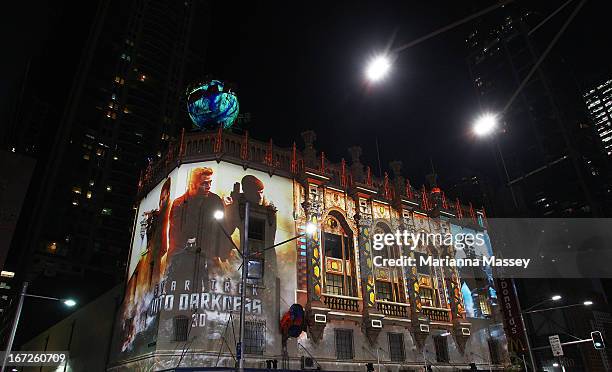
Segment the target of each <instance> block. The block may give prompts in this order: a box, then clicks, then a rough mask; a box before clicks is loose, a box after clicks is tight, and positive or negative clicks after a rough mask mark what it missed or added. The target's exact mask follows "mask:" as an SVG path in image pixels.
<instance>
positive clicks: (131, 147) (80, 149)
mask: <svg viewBox="0 0 612 372" xmlns="http://www.w3.org/2000/svg"><path fill="white" fill-rule="evenodd" d="M207 17H208V3H207V2H205V1H197V0H185V1H161V0H132V1H118V0H103V1H101V2H100V3H99V5H98V7H97V10H96V14H95V16H93V17H92V19H93V20H92V23H91V29H90V30H89V36H88V38H87V41H86V43H85V47H84V50H83V53H82V57H81V60H80V62H79V64H78V69H77V72H76V74H75V76H74V80H73V81H72V83H71V84H72V86H71V89H70V94H69V97H68V99H67V101H66V104H65V107H64V113H63V115H62V119H61V121H60V123H59V125H58V129H57V132H56V134H55V138H47V139H46V140H47V141H53V145H52V146H50V148H51V150H50V152H49V153H48V154H41V156H42V157H43V158H45V168H44V169H43V170H41V171H40V173H39V174H37V175H35V176H34V177H35V178H36V182H39V183H40V187H39V188H38V192H37V193H36V195H29V196H28V198H29V199H32V198H33V199H32V200H33V202H32V203H31V204H32V208H31V210H29V211H28V212H26V213H27V218H22V220H24V221H23V222H25V223H26V224H27V226H26V227H25V228H23V230H22V231H23V232H24V234H23V236H22V237H21V239H18V241H19V244H18V245H19V246H18V247H17V246H14V247H13V249H14V252H15V254H14V256H15V257H16V258H17V257H18V258H19V262H14V263H12V264H13V265H14V267H15V269H16V271H18V274H19V275H21V277H22V278H23V279H27V280H30V281H31V282H32V285H33V286H39V287H40V288H45V289H49V290H53V289H54V288H55V290H57V288H66V290H72V291H74V292H75V293H77V294H78V295H79V296H80V297H81V298H82V299H83V301H87V300H88V299H90V298H93V297H95V296H96V295H98V294H99V293H101V292H102V291H104V290H106V289H108V288H110V287H112V286H113V285H114V284H115V283H117V282H119V281H120V280H121V279H123V277H124V274H125V273H124V267H123V263H124V262H125V257H126V255H127V252H128V249H129V241H130V233H131V230H132V224H133V216H134V210H133V208H132V206H133V204H134V198H135V195H136V191H137V187H138V177H139V174H140V171H141V169H143V168H144V167H146V165H147V164H148V162H149V161H151V160H152V159H154V158H156V157H158V156H160V155H161V151H163V150H164V149H165V147H166V145H167V143H168V141H169V140H171V139H172V138H176V136H177V135H178V134H179V133H180V128H181V127H185V126H187V125H190V124H189V123H188V122H187V120H188V116H187V115H186V114H185V111H186V109H185V102H184V100H185V98H184V91H185V88H186V86H187V84H188V83H189V82H190V81H193V80H194V79H197V78H199V77H201V76H202V74H203V67H204V64H203V61H204V56H205V45H206V43H205V38H204V36H205V35H206V34H207V31H208V30H207V27H208V22H207ZM75 32H80V31H78V30H75ZM49 73H52V72H49ZM67 83H68V84H69V82H67ZM48 124H49V125H51V123H48ZM47 292H48V291H47Z"/></svg>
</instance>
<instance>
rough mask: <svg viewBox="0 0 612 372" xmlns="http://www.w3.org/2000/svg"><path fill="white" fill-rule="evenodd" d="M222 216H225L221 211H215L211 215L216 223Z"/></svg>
mask: <svg viewBox="0 0 612 372" xmlns="http://www.w3.org/2000/svg"><path fill="white" fill-rule="evenodd" d="M224 216H225V213H223V211H215V213H214V214H213V217H214V218H215V220H217V221H220V220H222V219H223V217H224Z"/></svg>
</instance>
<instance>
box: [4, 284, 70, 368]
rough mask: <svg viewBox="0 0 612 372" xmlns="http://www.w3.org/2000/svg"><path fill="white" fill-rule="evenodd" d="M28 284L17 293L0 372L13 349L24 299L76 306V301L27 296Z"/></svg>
mask: <svg viewBox="0 0 612 372" xmlns="http://www.w3.org/2000/svg"><path fill="white" fill-rule="evenodd" d="M28 284H29V283H28V282H23V286H22V288H21V292H20V293H19V302H17V310H16V312H15V318H13V325H12V327H11V334H10V336H9V340H8V343H7V345H6V353H5V354H4V358H3V360H2V369H0V371H2V372H4V370H5V368H6V362H7V360H8V356H9V354H10V353H11V349H12V348H13V341H15V335H16V334H17V326H18V325H19V318H20V317H21V310H22V309H23V300H24V299H25V298H26V297H34V298H41V299H43V300H53V301H60V302H62V303H63V304H64V305H66V306H68V307H73V306H75V305H76V304H77V303H76V301H75V300H72V299H67V298H57V297H49V296H39V295H34V294H29V293H28Z"/></svg>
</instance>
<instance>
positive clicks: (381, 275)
mask: <svg viewBox="0 0 612 372" xmlns="http://www.w3.org/2000/svg"><path fill="white" fill-rule="evenodd" d="M390 232H391V229H390V228H389V227H388V226H387V225H385V224H382V223H378V224H377V225H376V227H375V228H374V234H387V233H390ZM373 254H374V256H381V257H382V258H383V259H398V258H400V257H401V256H402V252H401V250H400V247H398V246H397V245H392V246H387V245H385V246H384V247H383V249H381V250H379V251H374V253H373ZM405 294H406V292H405V289H404V277H403V275H402V271H401V269H400V268H399V267H380V268H377V269H376V299H377V300H382V301H390V302H405V301H406V296H405Z"/></svg>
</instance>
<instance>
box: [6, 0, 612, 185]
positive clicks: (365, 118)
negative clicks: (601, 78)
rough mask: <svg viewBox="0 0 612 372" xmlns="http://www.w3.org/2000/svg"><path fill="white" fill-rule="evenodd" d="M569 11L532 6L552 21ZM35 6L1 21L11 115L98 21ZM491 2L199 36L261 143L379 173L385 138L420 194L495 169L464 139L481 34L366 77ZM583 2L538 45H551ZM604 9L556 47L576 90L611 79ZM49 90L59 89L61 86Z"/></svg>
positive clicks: (246, 6) (413, 53)
mask: <svg viewBox="0 0 612 372" xmlns="http://www.w3.org/2000/svg"><path fill="white" fill-rule="evenodd" d="M563 2H564V1H550V0H547V1H540V2H537V3H530V4H531V5H530V6H531V7H533V8H534V9H535V8H537V9H536V10H538V11H541V12H542V14H544V15H546V14H549V13H550V12H551V11H552V10H554V9H555V8H556V7H558V6H559V5H560V4H562V3H563ZM36 3H37V4H30V3H28V4H27V5H25V4H24V5H17V8H15V10H14V11H12V12H8V11H7V12H3V18H4V19H3V21H4V22H3V27H4V28H5V29H4V30H3V36H4V39H5V45H6V46H7V47H6V48H5V50H8V51H10V53H3V54H4V55H5V58H4V59H3V60H2V62H0V63H1V64H2V68H3V71H5V74H4V77H3V79H2V83H1V85H0V98H1V99H2V105H1V107H2V109H3V110H5V111H6V110H9V111H10V107H11V101H10V100H8V98H11V97H14V92H15V91H16V90H18V85H19V77H20V74H21V73H22V71H23V70H24V64H25V63H26V62H27V60H28V59H29V57H30V56H35V57H36V56H40V55H41V54H44V53H47V54H49V55H52V56H55V58H54V60H55V64H54V63H53V60H52V61H50V63H49V64H48V65H43V66H44V67H43V69H44V68H46V69H47V70H48V71H46V73H47V74H48V75H49V76H55V79H56V81H62V80H63V79H65V78H70V73H71V71H72V72H73V71H74V69H75V67H76V63H75V61H78V57H79V53H80V47H79V46H82V40H83V38H84V35H86V33H87V29H88V27H89V24H90V23H89V20H90V19H91V16H92V14H93V11H94V10H95V6H92V5H87V4H81V3H80V2H74V3H70V4H69V3H61V2H60V3H56V2H50V1H39V2H36ZM85 3H88V2H85ZM491 3H492V2H491V1H472V2H470V1H468V2H457V1H430V2H426V3H425V2H406V1H391V2H380V1H370V2H365V1H360V2H356V1H346V2H340V1H333V2H330V1H325V2H314V1H313V2H303V3H298V2H278V1H258V2H255V1H254V2H244V3H241V4H240V5H238V4H236V3H233V2H225V1H223V2H222V1H219V2H214V3H213V6H212V15H211V16H212V19H213V23H212V27H211V33H210V35H201V37H200V38H201V42H203V43H207V44H208V51H209V54H208V59H207V62H206V66H205V71H206V72H208V73H211V74H212V75H213V76H215V77H218V78H220V79H224V80H227V81H230V82H233V83H235V84H236V85H237V88H238V89H237V90H238V95H239V99H240V104H241V111H242V112H250V113H251V114H252V115H253V117H254V119H253V121H252V123H251V124H250V127H249V128H248V129H249V130H250V132H251V133H252V135H253V136H254V137H256V138H260V139H267V138H269V137H273V138H274V139H275V141H276V142H277V143H278V144H280V145H287V146H289V145H290V144H291V142H292V141H293V140H294V139H295V140H297V143H298V145H301V140H300V137H299V133H300V132H302V131H303V130H306V129H314V130H315V131H316V132H317V133H318V140H317V148H318V149H319V150H324V151H325V152H326V154H327V155H328V157H329V158H331V159H332V160H333V161H339V160H340V157H346V158H348V153H347V151H346V149H347V147H349V146H351V145H356V144H357V145H360V146H361V147H362V148H363V151H364V156H363V158H364V162H365V163H369V164H371V165H372V166H373V170H374V171H376V170H377V169H376V150H375V139H376V138H378V141H379V145H380V155H381V161H382V164H383V168H386V166H387V164H388V162H389V161H390V160H393V159H399V160H402V161H403V162H404V173H405V174H406V175H408V176H410V177H411V178H412V179H413V180H414V181H413V183H415V184H419V183H420V182H422V181H423V175H424V174H425V173H426V172H428V171H429V169H430V161H429V159H430V158H432V160H433V162H434V164H435V166H436V168H437V170H438V171H439V173H440V177H441V181H442V183H444V181H445V180H447V181H448V180H449V179H451V178H453V177H455V176H457V174H458V173H461V169H463V168H471V169H478V168H479V167H480V165H481V162H482V159H489V158H491V152H490V146H489V144H487V143H483V142H477V141H475V140H474V139H472V138H471V137H470V135H469V132H468V127H469V124H470V122H471V121H472V120H473V119H474V118H475V117H476V116H477V115H478V102H477V96H476V92H475V91H474V89H473V88H472V85H471V82H470V76H469V72H468V68H467V64H466V61H465V56H466V50H465V45H464V38H465V36H466V35H467V33H468V32H469V30H470V28H471V27H472V26H473V24H474V23H469V24H467V25H464V26H461V27H458V28H456V29H454V30H452V31H449V32H446V33H444V34H442V35H439V36H437V37H435V38H432V39H430V40H428V41H425V42H423V43H421V44H419V45H417V46H415V47H412V48H411V49H408V50H406V51H403V52H402V53H401V54H400V55H399V59H398V60H397V61H396V62H395V64H394V66H393V72H392V75H391V76H390V77H389V79H387V80H386V81H384V82H381V83H380V84H377V85H376V86H368V85H367V84H366V83H365V81H364V79H363V69H364V66H365V63H366V61H367V60H368V58H370V57H372V56H373V55H375V54H376V53H377V52H380V51H382V50H384V48H385V46H386V44H387V43H388V42H389V41H390V38H391V37H392V35H393V34H394V31H397V33H396V36H395V40H394V41H393V46H398V45H400V44H403V43H406V42H409V41H411V40H414V39H416V38H418V37H421V36H423V35H425V34H428V33H430V32H431V31H433V30H436V29H438V28H440V27H442V26H445V25H447V24H449V23H450V22H453V21H455V20H458V19H461V18H463V17H465V16H467V15H469V14H471V13H473V12H474V11H476V10H480V9H482V8H484V7H486V6H488V5H489V4H491ZM577 3H578V1H577V0H575V1H574V2H573V3H572V4H570V5H569V7H568V8H566V9H565V10H564V11H563V12H560V13H559V14H558V15H557V16H556V17H555V18H553V19H552V20H551V21H550V22H549V23H548V24H547V25H546V26H545V27H543V28H542V32H539V35H537V37H539V38H540V39H544V40H546V38H550V37H552V33H553V32H554V31H556V30H557V29H558V28H559V26H560V23H561V22H562V21H563V20H564V19H565V18H566V17H567V16H568V14H569V11H571V8H573V7H574V6H575V4H577ZM469 4H472V5H469ZM602 7H603V3H601V2H596V1H591V2H588V3H587V4H586V5H585V7H584V8H583V9H582V10H581V12H580V13H579V15H578V17H577V18H576V19H575V21H574V22H573V23H572V25H571V26H570V27H569V28H568V29H567V31H566V33H565V34H564V36H563V37H562V39H561V40H560V43H559V45H558V46H557V48H556V49H558V51H559V52H560V53H561V54H562V55H564V56H565V57H567V59H568V61H569V63H568V65H569V66H570V68H571V69H573V73H575V75H576V76H577V78H578V80H581V79H583V78H585V77H588V76H590V75H598V74H599V73H600V72H601V71H605V70H607V71H610V62H609V52H608V50H607V49H608V46H609V45H611V40H610V32H608V30H607V29H606V25H607V24H608V23H609V20H608V19H606V17H607V14H608V13H607V12H605V11H604V10H603V9H602ZM49 85H50V86H49V87H48V89H54V86H57V85H59V83H56V82H54V81H52V82H50V83H49ZM58 89H60V88H58ZM58 96H59V95H58Z"/></svg>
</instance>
